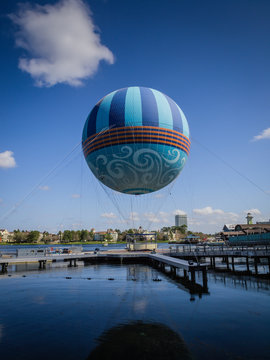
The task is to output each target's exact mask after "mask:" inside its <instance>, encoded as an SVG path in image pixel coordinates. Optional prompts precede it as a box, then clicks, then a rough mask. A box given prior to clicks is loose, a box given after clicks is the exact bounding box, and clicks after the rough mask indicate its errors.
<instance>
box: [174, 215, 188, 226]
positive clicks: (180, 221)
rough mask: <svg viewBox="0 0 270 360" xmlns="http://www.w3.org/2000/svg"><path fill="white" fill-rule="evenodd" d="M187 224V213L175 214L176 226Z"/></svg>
mask: <svg viewBox="0 0 270 360" xmlns="http://www.w3.org/2000/svg"><path fill="white" fill-rule="evenodd" d="M182 225H186V226H187V215H175V226H182Z"/></svg>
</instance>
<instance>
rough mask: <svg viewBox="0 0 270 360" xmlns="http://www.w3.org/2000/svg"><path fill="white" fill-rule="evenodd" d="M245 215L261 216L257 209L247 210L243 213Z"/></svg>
mask: <svg viewBox="0 0 270 360" xmlns="http://www.w3.org/2000/svg"><path fill="white" fill-rule="evenodd" d="M244 212H245V214H247V213H251V214H252V215H261V212H260V210H259V209H249V210H245V211H244Z"/></svg>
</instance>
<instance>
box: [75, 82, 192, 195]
mask: <svg viewBox="0 0 270 360" xmlns="http://www.w3.org/2000/svg"><path fill="white" fill-rule="evenodd" d="M82 147H83V152H84V156H85V159H86V161H87V164H88V166H89V168H90V169H91V170H92V172H93V173H94V175H95V176H96V178H97V179H98V180H100V181H101V182H102V183H103V184H105V185H106V186H108V187H110V188H112V189H113V190H116V191H119V192H123V193H126V194H135V195H139V194H146V193H150V192H153V191H157V190H159V189H161V188H163V187H164V186H166V185H168V184H169V183H171V182H172V181H173V180H174V179H175V178H176V177H177V176H178V175H179V173H180V171H181V170H182V168H183V166H184V164H185V162H186V159H187V156H188V154H189V149H190V140H189V127H188V123H187V120H186V118H185V115H184V113H183V111H182V110H181V109H180V107H179V106H178V105H177V104H176V103H175V102H174V101H173V100H172V99H171V98H169V97H168V96H166V95H164V94H162V93H161V92H160V91H157V90H154V89H150V88H145V87H128V88H124V89H120V90H116V91H114V92H112V93H110V94H108V95H106V96H105V97H104V98H102V99H101V100H100V101H99V102H98V103H97V104H96V105H95V106H94V108H93V109H92V111H91V112H90V114H89V116H88V118H87V120H86V122H85V126H84V129H83V135H82Z"/></svg>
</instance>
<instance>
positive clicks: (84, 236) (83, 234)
mask: <svg viewBox="0 0 270 360" xmlns="http://www.w3.org/2000/svg"><path fill="white" fill-rule="evenodd" d="M88 236H89V234H88V231H87V230H81V236H80V240H81V241H86V240H87V239H88Z"/></svg>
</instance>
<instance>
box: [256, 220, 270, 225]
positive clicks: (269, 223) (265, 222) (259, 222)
mask: <svg viewBox="0 0 270 360" xmlns="http://www.w3.org/2000/svg"><path fill="white" fill-rule="evenodd" d="M256 224H259V225H270V219H269V221H257V222H256Z"/></svg>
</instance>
